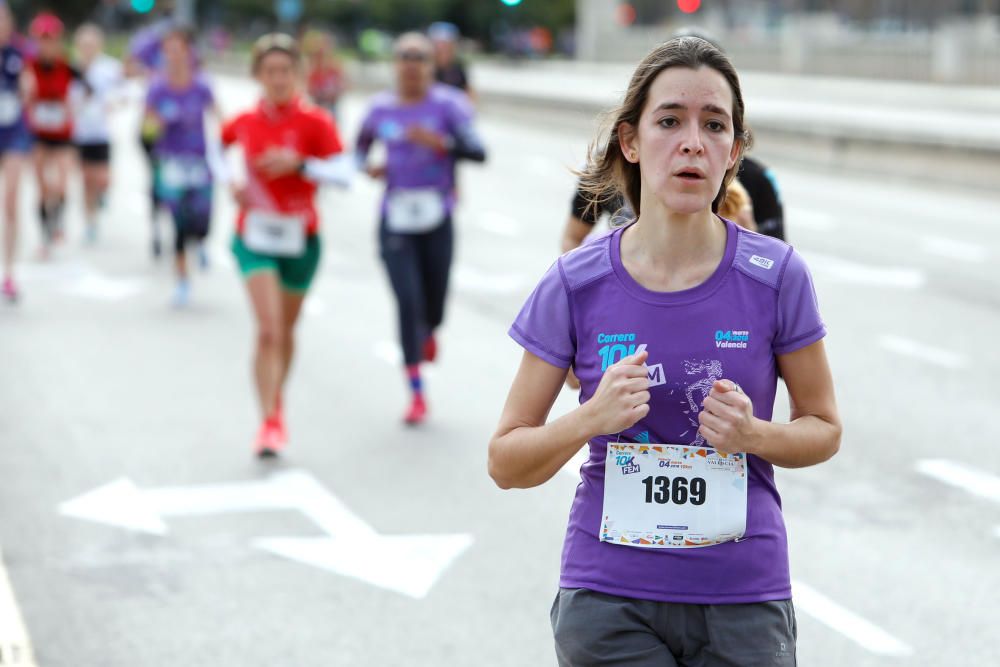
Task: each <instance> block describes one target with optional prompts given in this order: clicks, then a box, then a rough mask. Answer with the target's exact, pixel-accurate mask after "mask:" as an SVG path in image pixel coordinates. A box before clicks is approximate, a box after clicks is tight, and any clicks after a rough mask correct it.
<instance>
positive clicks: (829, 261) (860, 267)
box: [803, 252, 927, 290]
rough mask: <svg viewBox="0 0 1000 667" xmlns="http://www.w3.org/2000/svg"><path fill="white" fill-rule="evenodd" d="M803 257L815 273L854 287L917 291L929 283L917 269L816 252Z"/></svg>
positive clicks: (806, 253)
mask: <svg viewBox="0 0 1000 667" xmlns="http://www.w3.org/2000/svg"><path fill="white" fill-rule="evenodd" d="M803 256H804V257H805V258H806V261H807V262H808V264H809V268H810V269H812V271H813V272H814V273H817V274H825V275H828V276H830V277H831V278H833V279H835V280H839V281H841V282H845V283H849V284H852V285H872V286H874V287H897V288H900V289H914V290H915V289H920V288H921V287H923V286H924V285H925V284H926V283H927V276H926V275H924V273H923V272H922V271H918V270H917V269H909V268H903V267H881V266H871V265H868V264H861V263H859V262H853V261H851V260H847V259H841V258H840V257H834V256H833V255H826V254H823V253H816V252H805V253H803Z"/></svg>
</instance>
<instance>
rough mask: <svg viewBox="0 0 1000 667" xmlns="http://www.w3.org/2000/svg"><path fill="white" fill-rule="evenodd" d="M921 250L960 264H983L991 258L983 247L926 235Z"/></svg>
mask: <svg viewBox="0 0 1000 667" xmlns="http://www.w3.org/2000/svg"><path fill="white" fill-rule="evenodd" d="M920 248H921V249H922V250H923V251H924V252H926V253H929V254H932V255H939V256H941V257H946V258H948V259H954V260H958V261H960V262H974V263H977V264H981V263H983V262H985V261H986V260H987V259H988V258H989V252H987V250H986V248H984V247H983V246H981V245H976V244H975V243H969V242H968V241H958V240H956V239H950V238H947V237H944V236H932V235H930V234H925V235H923V236H921V237H920Z"/></svg>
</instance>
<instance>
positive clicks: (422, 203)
mask: <svg viewBox="0 0 1000 667" xmlns="http://www.w3.org/2000/svg"><path fill="white" fill-rule="evenodd" d="M444 218H445V206H444V195H442V194H441V191H440V190H435V189H434V188H418V189H408V190H393V191H391V192H390V193H389V194H388V196H387V197H386V226H387V227H388V229H389V231H390V232H394V233H396V234H422V233H424V232H429V231H431V230H433V229H436V228H437V227H439V226H440V225H441V223H443V222H444Z"/></svg>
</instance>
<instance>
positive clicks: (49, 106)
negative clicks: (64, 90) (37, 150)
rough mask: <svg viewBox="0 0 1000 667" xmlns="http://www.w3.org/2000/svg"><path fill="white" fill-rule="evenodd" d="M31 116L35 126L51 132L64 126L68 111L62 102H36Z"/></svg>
mask: <svg viewBox="0 0 1000 667" xmlns="http://www.w3.org/2000/svg"><path fill="white" fill-rule="evenodd" d="M31 117H32V119H33V120H34V122H35V127H36V128H38V129H39V130H43V131H50V132H52V131H55V130H61V129H63V128H64V127H66V120H67V119H68V118H69V112H68V110H67V109H66V105H65V104H63V103H62V102H38V103H37V104H35V109H34V112H33V113H32V115H31Z"/></svg>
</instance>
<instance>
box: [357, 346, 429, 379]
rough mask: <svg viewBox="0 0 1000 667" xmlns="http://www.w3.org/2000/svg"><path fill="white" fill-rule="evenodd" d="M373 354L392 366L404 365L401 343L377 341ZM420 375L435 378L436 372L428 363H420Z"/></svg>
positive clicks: (373, 347)
mask: <svg viewBox="0 0 1000 667" xmlns="http://www.w3.org/2000/svg"><path fill="white" fill-rule="evenodd" d="M372 354H374V355H375V357H376V358H377V359H380V360H381V361H384V362H385V363H387V364H389V365H390V366H402V365H403V351H402V350H401V349H399V343H393V342H390V341H387V340H379V341H375V344H374V345H372ZM420 375H421V376H423V377H425V378H433V377H434V375H435V373H434V369H432V368H431V367H430V366H429V365H428V364H421V365H420Z"/></svg>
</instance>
